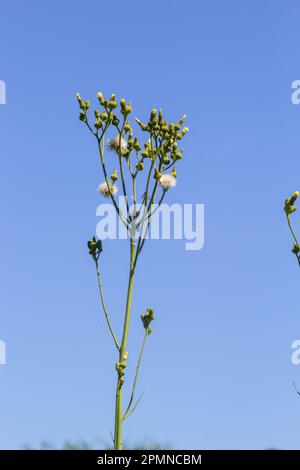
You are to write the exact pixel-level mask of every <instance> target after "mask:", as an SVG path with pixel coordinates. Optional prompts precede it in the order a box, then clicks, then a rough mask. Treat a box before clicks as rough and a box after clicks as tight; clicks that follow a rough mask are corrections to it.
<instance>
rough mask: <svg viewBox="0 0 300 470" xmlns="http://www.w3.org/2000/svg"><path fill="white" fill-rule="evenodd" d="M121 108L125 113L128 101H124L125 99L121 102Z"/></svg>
mask: <svg viewBox="0 0 300 470" xmlns="http://www.w3.org/2000/svg"><path fill="white" fill-rule="evenodd" d="M120 106H121V110H122V111H123V112H124V111H125V108H126V101H125V100H124V98H122V99H121V100H120Z"/></svg>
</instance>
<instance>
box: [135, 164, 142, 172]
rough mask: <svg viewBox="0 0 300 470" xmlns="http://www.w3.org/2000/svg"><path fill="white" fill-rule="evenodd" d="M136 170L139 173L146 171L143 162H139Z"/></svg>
mask: <svg viewBox="0 0 300 470" xmlns="http://www.w3.org/2000/svg"><path fill="white" fill-rule="evenodd" d="M135 167H136V169H137V170H138V171H142V170H143V169H144V163H143V162H138V163H137V164H136V165H135Z"/></svg>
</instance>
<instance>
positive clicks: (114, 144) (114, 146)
mask: <svg viewBox="0 0 300 470" xmlns="http://www.w3.org/2000/svg"><path fill="white" fill-rule="evenodd" d="M108 146H109V148H110V150H114V151H115V152H117V153H119V151H120V135H119V134H117V135H115V137H113V138H112V139H109V141H108ZM126 150H127V140H126V139H124V137H121V154H122V155H123V154H124V153H125V152H126Z"/></svg>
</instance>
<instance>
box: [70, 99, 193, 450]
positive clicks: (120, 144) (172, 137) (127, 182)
mask: <svg viewBox="0 0 300 470" xmlns="http://www.w3.org/2000/svg"><path fill="white" fill-rule="evenodd" d="M97 98H98V101H99V109H95V110H94V118H95V119H93V122H90V118H89V114H90V111H89V110H90V102H89V101H84V100H83V99H82V98H81V96H80V95H79V94H77V99H78V103H79V107H80V115H79V118H80V120H81V121H82V122H83V123H84V124H85V125H86V126H87V128H88V130H89V131H90V133H91V134H92V135H93V137H94V138H95V139H96V143H97V148H98V152H99V156H100V167H101V170H102V175H103V178H104V180H103V181H102V182H101V183H100V184H99V187H98V190H99V193H100V194H101V195H102V196H104V197H106V198H109V199H110V200H111V202H112V204H113V206H114V208H115V210H116V212H117V214H118V216H119V218H120V220H121V222H122V223H123V224H124V227H125V228H126V230H127V232H128V234H129V240H130V248H129V249H130V256H129V260H130V261H129V277H128V288H127V297H126V304H125V313H124V320H123V321H124V323H123V331H122V337H121V339H118V338H117V335H116V334H115V330H114V328H113V326H112V323H111V320H110V315H109V313H108V309H107V307H106V303H105V300H104V293H103V286H102V272H101V269H100V255H101V253H102V242H101V240H97V239H96V238H95V237H93V238H92V239H91V240H90V241H89V242H88V249H89V254H90V255H91V257H92V259H93V260H94V262H95V267H96V273H97V279H98V286H99V291H100V299H101V304H102V309H103V312H104V315H105V319H106V323H107V326H108V329H109V332H110V334H111V337H112V340H113V344H114V346H115V348H116V351H117V355H118V360H117V363H116V371H117V386H116V395H115V424H114V437H113V440H114V448H115V449H116V450H119V449H122V427H123V423H124V421H126V419H127V418H128V417H129V416H130V414H131V413H132V412H133V411H134V410H135V408H136V407H137V405H138V403H139V401H140V399H141V397H140V398H139V399H138V400H137V401H135V391H136V385H137V378H138V374H139V370H140V365H141V360H142V356H143V352H144V348H145V344H146V341H147V338H148V337H149V335H150V334H151V327H150V324H151V323H152V321H153V320H154V311H153V309H152V308H147V309H146V311H145V313H143V314H142V315H141V320H142V326H143V328H144V338H143V341H142V345H141V350H140V354H139V357H138V360H137V366H136V372H135V376H134V380H133V385H132V390H131V394H130V395H129V397H130V398H129V401H128V404H127V406H126V407H123V388H124V383H125V371H126V366H127V358H128V351H127V340H128V333H129V325H130V317H131V307H132V296H133V285H134V278H135V272H136V266H137V262H138V260H139V258H140V255H141V253H142V250H143V247H144V244H145V240H146V234H147V232H148V229H149V226H150V223H151V217H152V215H153V213H154V212H155V211H156V210H157V209H158V208H159V206H160V205H161V204H162V202H163V200H164V197H165V195H166V193H167V192H168V191H169V190H170V189H172V188H174V187H175V186H176V177H177V174H176V168H175V163H176V162H177V161H178V160H180V159H181V158H182V154H183V150H182V149H181V150H179V148H178V142H179V141H180V140H181V139H182V138H183V137H184V136H185V134H186V133H187V132H188V128H187V127H183V123H184V120H185V118H186V116H185V115H184V116H182V117H181V119H180V120H179V121H178V122H177V123H172V122H171V123H168V122H167V121H166V120H165V119H164V117H163V114H162V111H161V110H160V111H159V112H158V113H157V111H156V109H152V111H151V114H150V118H149V120H148V122H146V123H143V122H141V121H140V120H139V119H137V118H136V119H135V124H136V128H137V130H138V133H139V135H140V136H142V137H144V139H143V141H144V143H143V144H142V143H140V140H139V139H138V137H137V136H136V135H134V133H133V129H132V127H131V122H130V120H129V116H130V114H131V113H132V105H131V103H127V102H126V101H125V100H124V99H121V100H120V103H118V102H117V101H116V95H114V94H113V95H111V97H110V99H105V98H104V97H103V95H102V93H100V92H99V93H98V94H97ZM108 134H112V135H111V137H110V138H109V139H108ZM118 191H120V193H121V196H122V198H123V200H124V201H125V204H124V206H126V210H124V207H123V206H122V207H121V204H119V203H118V200H117V198H116V194H117V192H118ZM120 193H119V194H120Z"/></svg>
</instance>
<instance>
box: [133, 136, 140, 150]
mask: <svg viewBox="0 0 300 470" xmlns="http://www.w3.org/2000/svg"><path fill="white" fill-rule="evenodd" d="M133 148H134V150H136V151H137V152H139V151H140V150H141V146H140V144H139V141H138V139H137V138H135V139H134V142H133Z"/></svg>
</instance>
